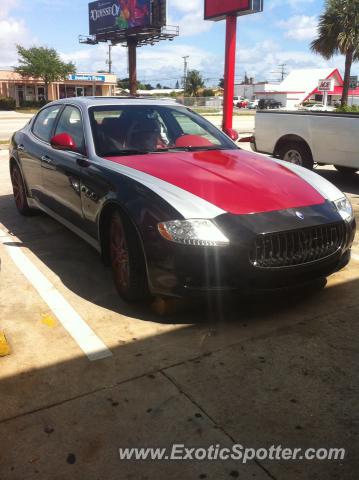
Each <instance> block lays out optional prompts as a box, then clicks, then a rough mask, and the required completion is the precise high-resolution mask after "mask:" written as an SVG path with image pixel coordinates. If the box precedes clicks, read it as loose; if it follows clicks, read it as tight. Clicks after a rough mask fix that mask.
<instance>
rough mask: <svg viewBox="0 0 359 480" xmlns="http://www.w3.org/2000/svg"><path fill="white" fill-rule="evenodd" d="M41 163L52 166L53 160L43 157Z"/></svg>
mask: <svg viewBox="0 0 359 480" xmlns="http://www.w3.org/2000/svg"><path fill="white" fill-rule="evenodd" d="M41 161H42V162H44V163H47V164H48V165H50V164H51V163H52V160H51V158H50V157H48V156H47V155H43V156H42V157H41Z"/></svg>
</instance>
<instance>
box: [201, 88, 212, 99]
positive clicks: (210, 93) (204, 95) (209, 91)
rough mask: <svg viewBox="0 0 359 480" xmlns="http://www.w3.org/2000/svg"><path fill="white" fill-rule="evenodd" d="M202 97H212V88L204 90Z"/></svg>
mask: <svg viewBox="0 0 359 480" xmlns="http://www.w3.org/2000/svg"><path fill="white" fill-rule="evenodd" d="M202 97H214V91H213V90H212V88H205V89H204V90H203V92H202Z"/></svg>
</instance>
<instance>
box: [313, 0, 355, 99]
mask: <svg viewBox="0 0 359 480" xmlns="http://www.w3.org/2000/svg"><path fill="white" fill-rule="evenodd" d="M311 49H312V50H313V51H314V52H316V53H319V54H320V55H322V56H323V57H324V58H327V59H329V58H332V57H333V56H334V55H337V54H339V53H340V54H342V55H345V73H344V86H343V95H342V99H341V105H342V106H344V105H346V104H347V103H348V92H349V83H350V71H351V67H352V63H353V62H355V61H358V60H359V0H327V1H326V6H325V11H324V13H322V15H320V17H319V24H318V37H317V38H316V39H315V40H313V42H312V43H311Z"/></svg>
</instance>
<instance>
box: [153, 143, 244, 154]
mask: <svg viewBox="0 0 359 480" xmlns="http://www.w3.org/2000/svg"><path fill="white" fill-rule="evenodd" d="M208 150H235V148H233V147H232V146H231V147H224V146H222V145H213V147H212V146H203V147H191V146H188V147H169V148H159V149H158V150H155V153H161V152H200V151H208Z"/></svg>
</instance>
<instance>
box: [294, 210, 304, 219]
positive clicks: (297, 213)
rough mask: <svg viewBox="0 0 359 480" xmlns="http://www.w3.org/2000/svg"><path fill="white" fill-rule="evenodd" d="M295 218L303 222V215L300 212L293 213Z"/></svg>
mask: <svg viewBox="0 0 359 480" xmlns="http://www.w3.org/2000/svg"><path fill="white" fill-rule="evenodd" d="M295 216H296V217H297V218H299V220H304V215H303V213H302V212H295Z"/></svg>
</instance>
